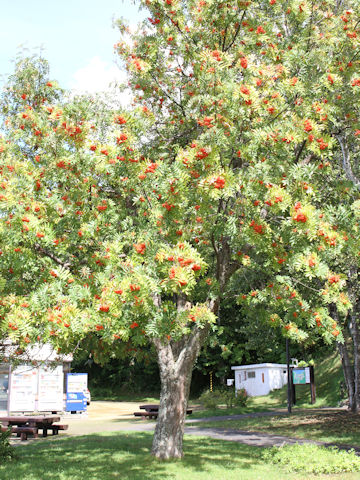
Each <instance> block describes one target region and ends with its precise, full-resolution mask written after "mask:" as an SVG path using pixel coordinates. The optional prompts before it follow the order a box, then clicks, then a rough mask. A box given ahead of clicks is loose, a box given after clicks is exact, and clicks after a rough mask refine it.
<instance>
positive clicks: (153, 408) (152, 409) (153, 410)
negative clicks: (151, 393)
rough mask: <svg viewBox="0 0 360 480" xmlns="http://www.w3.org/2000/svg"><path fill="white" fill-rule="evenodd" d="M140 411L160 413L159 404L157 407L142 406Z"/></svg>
mask: <svg viewBox="0 0 360 480" xmlns="http://www.w3.org/2000/svg"><path fill="white" fill-rule="evenodd" d="M139 408H140V410H146V411H147V412H159V404H157V405H140V407H139Z"/></svg>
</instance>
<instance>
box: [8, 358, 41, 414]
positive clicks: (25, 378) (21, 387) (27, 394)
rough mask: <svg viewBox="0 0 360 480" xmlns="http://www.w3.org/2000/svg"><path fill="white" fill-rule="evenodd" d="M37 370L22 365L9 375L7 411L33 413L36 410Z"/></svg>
mask: <svg viewBox="0 0 360 480" xmlns="http://www.w3.org/2000/svg"><path fill="white" fill-rule="evenodd" d="M37 386H38V370H37V368H33V367H31V366H28V365H22V366H19V367H17V368H15V369H14V370H12V372H11V375H10V399H9V400H10V401H9V410H10V411H12V412H33V411H35V409H36V404H35V402H36V394H37Z"/></svg>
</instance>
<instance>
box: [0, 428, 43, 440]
mask: <svg viewBox="0 0 360 480" xmlns="http://www.w3.org/2000/svg"><path fill="white" fill-rule="evenodd" d="M8 430H9V427H1V431H2V432H7V431H8ZM10 430H11V433H16V435H17V436H18V437H20V438H21V441H24V440H27V438H28V435H33V436H34V438H37V437H38V429H37V427H27V426H25V427H10Z"/></svg>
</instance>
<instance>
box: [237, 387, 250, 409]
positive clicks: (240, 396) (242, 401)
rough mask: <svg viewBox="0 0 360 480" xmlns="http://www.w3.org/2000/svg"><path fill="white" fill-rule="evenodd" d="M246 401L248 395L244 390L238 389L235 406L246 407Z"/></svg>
mask: <svg viewBox="0 0 360 480" xmlns="http://www.w3.org/2000/svg"><path fill="white" fill-rule="evenodd" d="M248 399H249V395H248V394H247V391H246V390H245V388H240V390H237V392H236V399H235V405H236V406H237V407H246V404H247V401H248Z"/></svg>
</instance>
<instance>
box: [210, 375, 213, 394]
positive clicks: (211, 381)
mask: <svg viewBox="0 0 360 480" xmlns="http://www.w3.org/2000/svg"><path fill="white" fill-rule="evenodd" d="M212 374H213V372H210V392H212V391H213V378H212Z"/></svg>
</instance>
